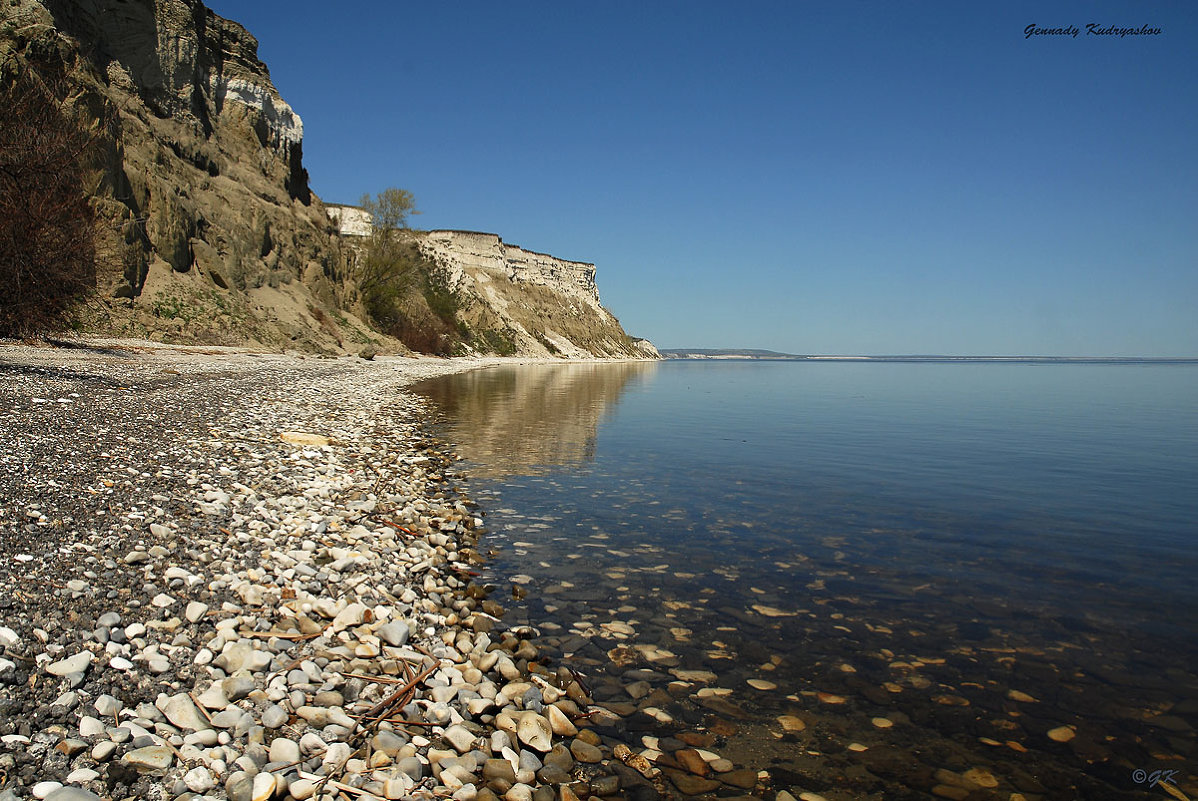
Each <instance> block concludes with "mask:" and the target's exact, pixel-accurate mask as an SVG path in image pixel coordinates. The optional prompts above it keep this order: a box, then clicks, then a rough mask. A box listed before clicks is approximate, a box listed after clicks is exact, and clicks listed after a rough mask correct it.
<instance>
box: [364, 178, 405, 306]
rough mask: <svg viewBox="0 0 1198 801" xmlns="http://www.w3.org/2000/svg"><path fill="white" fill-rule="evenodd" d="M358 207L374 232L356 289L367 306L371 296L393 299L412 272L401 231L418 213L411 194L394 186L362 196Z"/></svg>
mask: <svg viewBox="0 0 1198 801" xmlns="http://www.w3.org/2000/svg"><path fill="white" fill-rule="evenodd" d="M359 205H361V207H362V208H363V209H365V210H366V211H368V212H370V216H371V217H373V218H374V219H373V223H374V230H373V232H372V233H371V234H370V239H369V241H368V242H367V243H366V249H365V251H364V252H363V254H362V259H361V260H360V262H359V265H358V289H359V290H360V291H361V292H362V297H363V299H364V300H366V303H367V306H369V305H370V303H371V298H372V297H374V296H380V295H382V296H392V297H393V296H394V294H395V293H396V292H398V291H399V289H400V288H401V286H402V284H403V280H404V278H405V277H406V276H407V275H408V274H409V273H411V272H412V270H414V269H415V266H416V262H415V260H414V259H412V258H411V256H412V248H411V243H410V242H409V241H407V239H406V238H405V237H404V236H403V234H402V233H401V232H402V231H406V230H408V217H410V216H412V215H415V214H419V213H420V212H419V211H417V210H416V198H415V197H413V195H412V193H411V192H409V191H408V190H406V189H396V188H395V187H391V188H389V189H384V190H383V191H382V192H380V193H378V194H377V195H375V196H374V197H371V196H370V195H362V199H361V200H360V201H359Z"/></svg>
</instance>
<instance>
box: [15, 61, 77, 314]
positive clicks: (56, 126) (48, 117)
mask: <svg viewBox="0 0 1198 801" xmlns="http://www.w3.org/2000/svg"><path fill="white" fill-rule="evenodd" d="M6 66H8V68H7V69H6V70H4V71H3V72H0V335H4V336H17V337H24V336H30V335H34V334H40V333H46V332H50V331H54V330H58V329H61V327H62V326H63V325H64V323H65V322H66V321H67V318H68V315H69V312H70V310H71V308H72V307H73V306H74V305H75V303H76V302H77V301H78V299H79V298H80V297H81V296H83V295H84V294H85V293H87V292H88V291H89V290H90V289H91V288H92V287H93V286H94V285H95V277H96V223H95V215H94V212H93V210H92V207H91V205H90V204H89V202H88V197H87V194H86V193H85V191H84V185H83V166H82V157H83V156H84V154H85V152H86V151H87V149H88V148H89V147H90V146H91V144H92V143H93V139H94V137H92V136H91V135H90V134H89V133H88V131H87V130H85V129H84V128H83V127H82V126H81V125H80V124H79V123H78V122H77V121H76V120H75V119H74V118H73V116H72V114H71V113H70V112H69V110H68V109H67V107H66V104H65V102H64V95H65V92H63V91H62V86H61V82H59V83H55V82H47V81H46V80H43V78H42V77H41V76H40V75H39V74H38V73H37V72H36V71H34V70H33V69H31V68H29V67H27V66H11V65H6Z"/></svg>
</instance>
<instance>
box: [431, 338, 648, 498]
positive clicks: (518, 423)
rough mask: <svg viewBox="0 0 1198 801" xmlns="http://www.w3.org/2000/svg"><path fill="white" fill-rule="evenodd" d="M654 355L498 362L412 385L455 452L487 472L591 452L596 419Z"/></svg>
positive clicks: (571, 459)
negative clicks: (436, 411) (439, 417)
mask: <svg viewBox="0 0 1198 801" xmlns="http://www.w3.org/2000/svg"><path fill="white" fill-rule="evenodd" d="M656 370H657V364H656V363H655V362H616V363H609V364H562V365H557V364H537V365H510V366H509V365H504V366H500V367H494V368H491V369H487V370H473V371H471V372H468V373H460V374H457V375H450V376H445V377H443V378H437V379H433V380H430V381H424V382H421V383H419V384H416V385H415V386H413V387H412V389H413V390H415V391H416V392H418V393H420V394H421V395H424V396H425V397H427V398H429V399H431V400H432V401H434V402H435V403H436V404H437V405H438V406H439V407H440V408H441V410H442V411H443V412H444V413H445V415H446V416H447V417H448V418H449V420H448V428H449V432H450V437H451V438H452V439H453V441H454V442H455V443H456V444H457V445H458V451H459V453H461V455H462V456H464V457H465V458H466V459H468V460H470V461H471V462H474V463H475V464H476V465H477V466H476V467H474V468H472V470H471V472H472V473H473V474H475V475H478V476H485V477H487V478H501V477H503V476H507V475H512V474H530V473H537V472H540V468H542V467H546V466H550V465H563V464H570V463H576V462H589V461H592V460H593V459H594V457H595V440H596V437H597V433H598V429H599V422H600V421H601V420H602V419H603V417H604V415H605V414H606V413H607V412H609V411H610V410H612V409H614V408H615V405H616V404H617V402H618V401H619V399H620V396H621V395H622V394H623V392H624V390H625V389H627V388H628V387H630V386H632V385H633V384H635V383H639V382H641V381H644V380H646V379H649V378H651V377H652V375H653V374H654V372H655V371H656Z"/></svg>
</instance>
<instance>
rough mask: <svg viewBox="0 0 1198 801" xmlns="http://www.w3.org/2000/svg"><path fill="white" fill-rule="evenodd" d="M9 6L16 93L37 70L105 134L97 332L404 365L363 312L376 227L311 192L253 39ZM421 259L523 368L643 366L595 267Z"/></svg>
mask: <svg viewBox="0 0 1198 801" xmlns="http://www.w3.org/2000/svg"><path fill="white" fill-rule="evenodd" d="M2 2H3V6H4V11H3V13H2V14H0V65H3V66H0V78H3V77H5V76H6V75H11V74H12V72H13V70H16V69H18V68H21V67H22V66H24V65H28V66H31V67H33V68H35V69H36V70H37V71H38V72H39V74H42V75H44V76H47V77H49V78H50V79H52V80H55V81H58V82H59V83H61V84H62V87H63V89H64V93H65V94H66V95H67V101H66V102H67V104H68V105H69V106H70V107H71V108H73V109H74V110H75V112H77V116H79V117H80V118H81V119H83V120H85V121H89V123H90V125H91V126H92V127H93V129H94V130H95V131H97V132H98V133H97V138H98V139H99V140H100V145H101V147H99V148H98V149H97V155H96V156H95V157H94V158H93V163H90V164H89V165H88V166H89V169H90V170H91V179H90V184H89V185H90V186H91V187H92V190H93V192H94V198H93V206H94V207H95V208H96V210H97V212H98V216H99V217H100V219H101V221H102V224H101V227H102V234H103V236H102V238H103V239H104V240H105V241H104V243H103V245H104V247H103V251H104V254H103V255H104V258H103V259H102V264H101V265H100V269H99V270H98V283H99V286H98V287H97V289H98V293H97V294H98V296H97V299H96V302H94V303H93V304H91V305H90V306H89V308H88V316H87V317H86V318H85V319H86V324H87V326H88V327H89V328H90V329H91V330H92V331H93V332H96V333H103V334H110V335H123V336H145V337H150V338H155V339H165V340H171V341H179V342H208V343H219V344H237V343H255V342H256V343H261V344H263V345H267V346H271V347H281V346H289V347H298V348H302V349H306V350H315V351H322V350H323V351H333V350H344V349H353V350H357V349H360V348H361V347H362V346H363V345H366V344H369V345H373V346H378V347H379V348H380V349H383V350H387V349H390V350H402V349H403V346H402V345H400V344H399V343H398V342H396V341H395V340H391V339H389V338H388V337H386V336H384V335H382V334H380V333H379V331H378V330H376V329H375V328H374V326H373V324H372V323H371V322H370V321H369V320H368V319H367V316H366V314H365V311H364V308H363V305H362V300H361V297H360V293H359V291H358V288H357V285H356V281H355V275H354V264H355V261H354V259H355V250H356V248H357V242H358V241H360V236H361V234H362V233H363V230H362V229H361V220H359V221H358V223H359V224H358V228H357V229H354V226H353V225H352V224H346V225H342V226H340V228H341V229H344V235H343V231H342V230H339V226H338V224H337V223H335V222H334V221H331V220H330V218H329V212H328V210H327V209H326V208H325V206H324V204H323V203H322V202H321V200H320V199H319V198H318V197H317V196H316V195H315V194H314V193H313V192H312V190H311V188H310V187H309V178H308V173H307V170H306V169H305V168H304V164H303V135H304V128H303V122H302V120H301V118H300V116H299V114H298V113H296V111H295V110H294V109H292V108H291V106H290V105H289V104H288V103H287V102H286V101H285V100H283V98H282V97H281V96H280V95H279V92H278V91H277V90H276V88H275V86H274V84H273V82H272V81H271V77H270V71H269V70H268V68H267V67H266V65H265V64H263V63H262V61H261V60H260V59H259V58H258V42H257V40H256V39H255V38H254V37H253V36H252V35H250V33H249V32H248V31H246V30H245V28H243V27H242V26H241V25H239V24H237V23H236V22H232V21H230V20H226V19H223V18H222V17H219V16H217V15H216V14H214V13H213V12H212V11H210V10H209V9H208V8H206V7H205V6H204V5H203V3H202V2H200V0H2ZM341 214H342V215H343V216H345V215H351V212H348V211H344V212H342V213H341ZM368 226H369V222H368V220H367V228H366V232H368V231H369V227H368ZM355 234H356V235H358V236H357V237H355ZM420 247H421V249H422V252H425V253H426V255H427V256H428V257H429V258H430V259H431V260H433V261H435V263H436V264H438V265H440V266H441V268H443V269H444V270H446V271H447V273H448V274H450V275H452V276H453V283H452V287H451V288H452V289H453V290H454V291H455V292H460V294H461V296H462V302H461V304H460V305H461V309H462V314H463V315H465V317H464V319H463V322H464V323H466V324H468V325H478V326H482V327H484V328H486V330H501V331H505V332H507V331H509V330H510V333H511V339H512V341H513V342H514V344H515V346H516V350H515V352H517V353H525V354H538V355H540V354H545V353H553V352H555V351H556V352H557V353H559V354H561V355H583V354H595V355H625V354H631V353H641V351H640V350H638V349H637V348H636V347H635V346H632V345H630V344H629V342H630V340H629V338H628V337H627V336H626V335H625V334H624V332H623V330H622V329H620V327H619V323H618V322H616V321H615V318H614V317H612V316H611V315H610V313H608V312H607V311H606V310H605V309H603V308H602V306H600V305H599V301H598V296H597V294H596V293H595V289H594V268H593V267H592V266H591V265H583V264H576V263H573V262H564V261H561V260H557V259H552V258H551V257H544V256H540V255H539V254H535V253H531V252H528V251H523V250H520V249H519V248H512V247H511V246H507V245H505V244H504V243H502V242H501V241H500V240H499V238H498V237H494V236H492V237H490V238H489V239H488V238H487V237H485V236H484V237H483V238H482V239H479V240H478V241H477V243H476V241H475V239H474V238H473V237H472V236H467V235H462V234H456V233H449V232H434V233H430V234H427V235H425V236H424V237H423V238H422V240H421V243H420ZM523 306H529V307H531V309H525V308H522V307H523ZM587 326H594V328H593V330H587ZM480 330H482V329H481V328H480Z"/></svg>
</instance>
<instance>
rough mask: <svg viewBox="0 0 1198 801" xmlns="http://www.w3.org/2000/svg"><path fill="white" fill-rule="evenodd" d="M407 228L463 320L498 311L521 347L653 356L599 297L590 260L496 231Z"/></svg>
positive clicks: (485, 321)
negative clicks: (439, 272) (535, 247)
mask: <svg viewBox="0 0 1198 801" xmlns="http://www.w3.org/2000/svg"><path fill="white" fill-rule="evenodd" d="M413 236H415V238H416V242H417V246H418V247H419V248H420V250H421V251H422V252H423V253H424V254H425V255H426V256H428V257H429V258H431V259H432V260H433V261H434V262H436V263H437V264H438V265H439V266H440V267H441V268H442V269H443V270H444V271H445V276H446V283H447V284H448V286H449V287H450V289H452V290H453V291H454V292H455V293H457V295H458V297H459V298H462V299H463V300H464V301H465V302H464V304H463V314H462V316H463V317H464V318H465V319H466V320H467V322H468V323H470V324H477V325H491V326H494V325H495V319H493V318H497V320H498V322H499V324H500V325H501V326H502V327H504V328H505V329H506V330H508V331H510V332H511V336H512V338H513V340H514V341H515V343H516V346H517V348H518V349H519V350H520V352H521V353H527V354H533V355H543V356H567V357H571V358H575V357H585V356H605V357H620V356H624V357H629V356H633V357H641V356H650V357H655V356H656V351H652V350H651V349H652V345H648V343H645V342H644V340H634V339H633V338H632V337H630V336H628V334H627V333H625V331H624V329H623V327H622V326H621V325H620V321H619V320H617V319H616V318H615V316H614V315H612V313H611V312H609V311H608V310H607V309H605V308H604V307H603V305H602V304H601V303H600V302H599V290H598V288H597V287H596V285H595V265H593V264H588V263H585V262H577V261H568V260H566V259H559V258H556V257H554V256H550V255H547V254H544V253H537V252H534V251H531V250H525V249H524V248H522V247H519V246H517V245H509V244H508V243H506V242H504V241H503V240H502V239H501V238H500V237H499V236H498V235H496V234H485V233H476V232H472V231H425V232H418V233H414V234H413ZM638 343H641V344H638ZM646 346H647V347H646Z"/></svg>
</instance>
